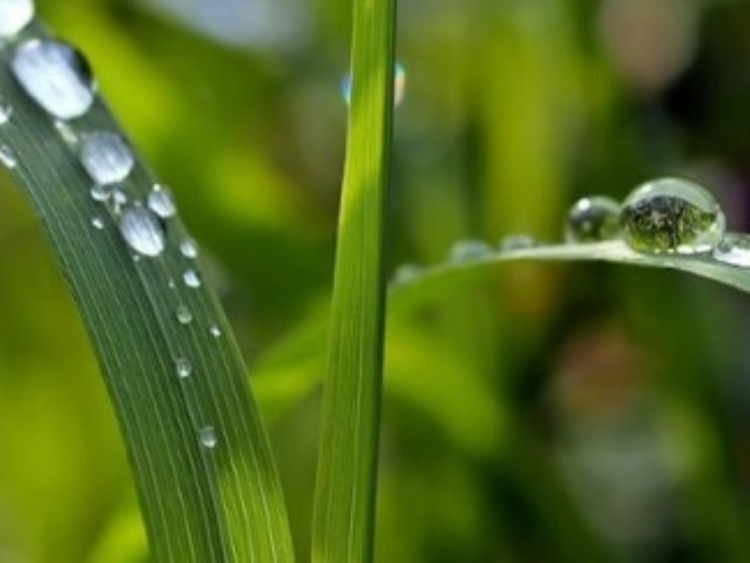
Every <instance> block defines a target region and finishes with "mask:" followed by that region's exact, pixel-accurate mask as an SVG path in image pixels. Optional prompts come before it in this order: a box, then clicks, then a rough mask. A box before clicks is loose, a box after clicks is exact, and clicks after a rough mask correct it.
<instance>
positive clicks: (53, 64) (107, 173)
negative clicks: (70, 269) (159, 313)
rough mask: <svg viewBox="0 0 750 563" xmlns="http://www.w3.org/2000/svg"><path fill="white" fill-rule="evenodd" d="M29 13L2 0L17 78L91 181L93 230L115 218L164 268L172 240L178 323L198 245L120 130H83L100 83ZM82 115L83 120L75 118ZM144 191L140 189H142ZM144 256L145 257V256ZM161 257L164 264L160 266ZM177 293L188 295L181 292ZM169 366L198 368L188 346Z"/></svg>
mask: <svg viewBox="0 0 750 563" xmlns="http://www.w3.org/2000/svg"><path fill="white" fill-rule="evenodd" d="M33 19H34V3H33V2H32V1H31V0H0V45H3V47H4V48H7V49H12V51H11V59H10V70H11V73H12V75H13V77H14V79H15V82H16V83H17V85H18V86H19V87H20V88H21V90H22V91H23V92H25V94H26V95H27V96H28V97H29V98H30V99H31V100H32V101H33V102H34V103H35V105H36V106H38V107H39V108H40V109H41V110H42V111H43V112H44V113H46V114H47V116H49V118H50V119H51V122H52V124H53V125H54V129H55V130H56V131H57V133H58V134H59V135H60V138H61V139H62V140H63V141H64V143H65V144H66V146H67V147H69V149H70V150H71V151H73V152H74V153H75V154H77V155H78V159H79V162H80V165H81V167H82V170H83V171H85V173H86V175H87V176H88V178H89V179H90V181H91V187H90V188H89V191H88V195H89V197H90V198H91V200H92V201H93V202H95V204H96V205H97V206H99V207H100V211H99V212H98V213H97V214H96V215H94V216H93V217H92V218H91V219H90V225H91V227H92V228H94V229H96V230H97V231H106V230H107V229H108V227H109V225H113V229H114V232H116V233H119V236H120V237H121V239H122V241H123V242H124V244H125V245H126V247H127V248H128V249H129V251H130V253H131V256H132V258H133V261H134V262H135V263H137V264H140V263H141V261H142V260H156V261H157V262H154V264H155V267H157V268H158V267H162V268H163V269H164V270H165V272H166V270H167V269H169V268H172V267H173V266H168V264H173V263H175V259H174V258H171V257H170V259H169V260H166V259H165V260H163V261H162V260H161V257H162V256H163V255H165V253H166V251H167V250H168V249H169V248H170V246H174V248H175V253H174V254H175V256H176V257H177V261H178V263H179V262H182V266H181V267H182V270H181V272H180V274H179V276H180V278H179V279H180V282H181V283H180V284H179V286H178V284H177V283H175V281H174V279H172V278H170V277H169V276H167V275H165V279H168V280H169V281H168V282H167V283H168V286H169V287H170V288H171V289H173V290H175V294H174V295H175V304H174V309H173V311H174V322H176V323H177V324H178V325H179V326H188V325H193V324H194V321H195V313H194V312H193V311H192V310H191V308H190V306H189V305H188V304H187V303H189V301H190V299H189V297H188V294H187V293H184V294H183V293H182V292H193V291H195V290H196V289H198V288H201V287H202V285H203V281H202V278H201V276H200V274H199V272H198V270H197V267H196V266H195V261H196V260H197V258H198V257H199V250H198V246H197V244H196V243H195V241H193V240H192V239H190V238H185V237H180V236H178V237H177V242H172V241H173V240H174V236H171V234H170V233H172V232H175V233H179V232H180V229H179V227H178V226H174V227H173V226H172V225H171V224H170V221H171V220H173V218H175V217H176V216H177V206H176V205H175V202H174V199H173V196H172V193H171V191H170V190H169V189H168V188H167V187H165V186H163V185H160V184H154V185H151V186H148V188H147V190H144V189H143V187H142V180H141V179H140V176H138V175H137V174H135V170H136V168H137V159H136V156H135V154H134V151H133V149H132V148H131V146H130V144H129V143H128V141H127V140H126V139H125V138H123V137H122V136H121V135H120V134H119V133H117V132H115V131H112V130H107V129H106V127H105V128H101V129H94V130H85V123H86V122H84V121H83V120H80V118H83V117H84V116H86V115H87V114H89V112H90V111H91V110H92V108H93V107H95V105H96V102H97V86H96V81H95V79H94V75H93V72H92V70H91V67H90V65H89V64H88V62H87V60H86V58H85V57H84V56H83V55H82V54H81V53H80V52H79V51H78V50H77V49H76V48H75V47H73V46H71V45H69V44H67V43H65V42H62V41H59V40H56V39H50V38H46V37H33V38H27V37H26V36H25V35H24V34H23V33H22V32H23V31H24V30H25V29H26V28H27V27H28V26H29V24H31V22H32V21H33ZM13 116H14V109H13V107H12V106H11V104H9V103H8V102H7V101H6V100H5V99H4V98H3V97H2V93H0V127H2V126H4V125H6V124H7V123H10V122H11V121H12V119H13ZM79 120H80V121H79ZM0 164H2V165H3V166H5V167H6V168H8V169H13V168H15V167H16V166H17V165H18V161H17V158H16V156H15V152H14V150H13V148H12V147H11V146H8V145H0ZM146 191H147V193H146V195H145V196H143V197H142V196H141V195H140V194H141V193H144V192H146ZM144 264H145V262H144ZM160 265H161V266H160ZM180 295H183V296H184V297H185V298H184V299H181V298H180ZM206 335H207V336H210V337H211V338H212V339H218V338H221V337H222V336H223V333H222V330H221V328H220V327H219V325H218V324H216V323H213V322H209V323H207V328H206ZM176 356H177V357H176V358H175V359H174V371H175V374H176V377H177V378H178V380H179V381H181V382H187V381H190V379H191V378H192V377H193V376H195V375H196V369H195V365H194V363H193V361H192V360H191V359H190V358H189V357H188V355H185V354H177V355H176ZM194 418H195V420H194V422H195V428H196V432H197V435H198V440H199V444H200V445H201V446H202V447H204V448H208V449H213V448H215V447H216V446H217V444H218V433H217V430H216V428H214V427H213V426H210V425H207V424H206V422H205V420H204V417H202V416H196V417H194Z"/></svg>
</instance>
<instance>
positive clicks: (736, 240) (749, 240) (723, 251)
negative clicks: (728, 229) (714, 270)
mask: <svg viewBox="0 0 750 563" xmlns="http://www.w3.org/2000/svg"><path fill="white" fill-rule="evenodd" d="M714 258H715V259H716V260H718V261H719V262H723V263H725V264H731V265H732V266H737V267H739V268H750V235H743V234H737V233H730V234H728V235H727V236H725V237H724V239H723V240H722V241H721V242H720V243H719V245H718V246H717V247H716V248H715V249H714Z"/></svg>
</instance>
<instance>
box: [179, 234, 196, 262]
mask: <svg viewBox="0 0 750 563" xmlns="http://www.w3.org/2000/svg"><path fill="white" fill-rule="evenodd" d="M180 254H182V255H183V256H184V257H185V258H187V259H189V260H195V259H196V258H198V244H197V243H196V242H195V241H194V240H193V239H190V238H186V239H185V240H183V241H182V242H181V243H180Z"/></svg>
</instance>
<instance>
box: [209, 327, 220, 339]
mask: <svg viewBox="0 0 750 563" xmlns="http://www.w3.org/2000/svg"><path fill="white" fill-rule="evenodd" d="M208 332H209V333H210V334H211V336H213V337H214V338H221V335H222V332H221V329H220V328H219V326H218V325H211V328H209V329H208Z"/></svg>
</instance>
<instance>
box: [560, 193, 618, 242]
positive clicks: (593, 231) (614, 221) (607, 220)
mask: <svg viewBox="0 0 750 563" xmlns="http://www.w3.org/2000/svg"><path fill="white" fill-rule="evenodd" d="M619 235H620V204H619V203H617V202H616V201H615V200H614V199H612V198H610V197H605V196H591V197H584V198H581V199H579V200H578V201H577V202H575V203H574V204H573V206H572V207H571V208H570V211H568V218H567V223H566V225H565V240H567V241H569V242H600V241H604V240H612V239H616V238H618V237H619Z"/></svg>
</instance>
